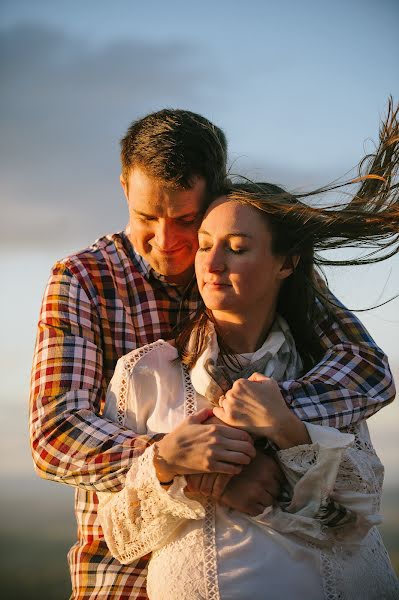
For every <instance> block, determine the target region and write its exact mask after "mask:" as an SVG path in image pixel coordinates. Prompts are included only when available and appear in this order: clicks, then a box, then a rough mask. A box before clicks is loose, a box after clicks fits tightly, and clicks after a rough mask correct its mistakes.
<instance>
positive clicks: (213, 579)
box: [182, 365, 220, 600]
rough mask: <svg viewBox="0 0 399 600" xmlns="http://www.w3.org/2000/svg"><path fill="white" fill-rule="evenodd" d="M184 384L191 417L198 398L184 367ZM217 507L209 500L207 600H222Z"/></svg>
mask: <svg viewBox="0 0 399 600" xmlns="http://www.w3.org/2000/svg"><path fill="white" fill-rule="evenodd" d="M182 370H183V383H184V415H185V416H186V417H189V416H190V415H192V414H193V413H194V412H195V411H196V410H197V397H196V392H195V389H194V386H193V384H192V383H191V377H190V373H189V372H188V370H187V369H186V367H185V366H183V365H182ZM215 533H216V532H215V505H214V503H213V501H212V500H211V499H210V498H209V499H208V501H207V503H206V507H205V519H204V528H203V535H204V577H205V582H206V591H207V600H220V594H219V584H218V576H217V554H216V540H215Z"/></svg>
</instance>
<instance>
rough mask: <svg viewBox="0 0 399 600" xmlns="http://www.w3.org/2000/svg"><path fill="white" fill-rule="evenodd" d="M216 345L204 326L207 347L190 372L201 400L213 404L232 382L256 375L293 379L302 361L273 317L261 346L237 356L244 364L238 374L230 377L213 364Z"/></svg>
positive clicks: (210, 329) (280, 319)
mask: <svg viewBox="0 0 399 600" xmlns="http://www.w3.org/2000/svg"><path fill="white" fill-rule="evenodd" d="M219 352H220V350H219V345H218V342H217V336H216V332H215V328H214V325H213V323H211V322H209V324H208V336H207V345H206V349H205V351H204V352H203V354H202V355H201V356H200V357H199V359H198V361H197V363H196V364H195V366H194V367H193V368H192V369H191V371H190V375H191V381H192V384H193V386H194V388H195V390H196V391H197V393H198V394H201V396H205V397H206V398H207V399H208V400H209V401H210V402H212V403H213V404H215V403H217V401H218V399H219V397H220V396H221V395H222V394H223V393H225V392H226V391H227V389H229V388H230V387H231V385H232V380H235V379H239V378H248V377H250V375H251V374H252V373H254V372H260V373H263V374H264V375H266V376H267V377H272V378H273V379H276V380H277V381H280V380H289V379H295V378H296V377H297V376H298V375H299V374H300V372H301V371H302V361H301V358H300V356H299V354H298V352H297V349H296V346H295V342H294V338H293V337H292V334H291V331H290V329H289V327H288V324H287V322H286V321H285V319H283V317H281V316H280V315H276V318H275V320H274V322H273V325H272V327H271V330H270V332H269V335H268V336H267V338H266V340H265V341H264V343H263V344H262V346H261V347H260V348H259V349H258V350H256V351H255V352H254V353H252V354H243V355H237V357H238V359H240V358H241V359H242V360H241V362H242V363H244V366H243V368H242V370H240V371H239V372H237V373H233V372H232V371H230V370H226V368H225V367H223V366H220V365H218V364H217V361H218V356H219Z"/></svg>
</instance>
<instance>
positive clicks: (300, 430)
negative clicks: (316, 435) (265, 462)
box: [268, 411, 312, 450]
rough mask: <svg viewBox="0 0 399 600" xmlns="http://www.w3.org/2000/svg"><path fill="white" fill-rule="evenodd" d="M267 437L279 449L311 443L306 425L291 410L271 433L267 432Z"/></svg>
mask: <svg viewBox="0 0 399 600" xmlns="http://www.w3.org/2000/svg"><path fill="white" fill-rule="evenodd" d="M268 437H269V439H270V440H271V441H272V442H273V443H274V444H275V445H276V446H277V447H278V448H279V449H280V450H286V449H287V448H292V447H294V446H301V445H303V444H311V443H312V440H311V439H310V436H309V433H308V430H307V428H306V425H305V424H304V423H303V422H302V421H301V420H300V419H298V417H296V416H295V415H294V414H293V413H292V412H291V411H290V413H289V416H288V415H287V418H286V419H284V421H282V422H281V423H280V424H279V427H278V428H277V429H276V431H275V432H274V433H273V435H270V433H269V435H268Z"/></svg>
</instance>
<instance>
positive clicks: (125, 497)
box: [98, 446, 205, 564]
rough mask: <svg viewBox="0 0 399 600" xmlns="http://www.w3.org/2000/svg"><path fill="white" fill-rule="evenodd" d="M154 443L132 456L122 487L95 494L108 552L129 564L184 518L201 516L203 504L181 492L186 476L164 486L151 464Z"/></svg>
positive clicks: (166, 536)
mask: <svg viewBox="0 0 399 600" xmlns="http://www.w3.org/2000/svg"><path fill="white" fill-rule="evenodd" d="M153 460H154V446H151V447H150V448H148V449H147V450H146V451H145V452H144V453H143V454H142V455H141V456H140V457H139V458H137V459H135V461H134V464H133V465H132V467H131V468H130V470H129V472H128V474H127V477H126V483H125V486H124V488H123V489H122V490H121V491H120V492H116V493H113V494H112V493H101V494H98V498H99V509H98V515H99V519H100V523H101V527H102V529H103V533H104V537H105V541H106V542H107V545H108V548H109V550H110V552H111V554H112V555H113V556H114V557H115V558H116V559H117V560H119V562H121V563H122V564H129V563H130V562H132V561H133V560H135V559H137V558H140V557H141V556H144V555H146V554H148V553H149V552H152V551H153V550H156V549H157V548H160V547H161V546H163V545H164V544H166V543H167V542H168V541H169V540H170V539H171V538H172V537H173V534H174V532H175V531H176V529H177V528H178V527H179V525H180V524H181V523H182V522H183V520H185V519H202V518H204V516H205V510H204V507H203V506H202V504H200V503H199V502H197V501H195V500H192V499H189V498H187V497H186V496H185V495H184V488H185V486H186V480H185V478H184V477H182V476H181V477H176V478H175V480H174V482H173V484H172V485H171V486H170V488H169V489H168V490H167V489H165V488H164V487H162V486H161V485H160V483H159V481H158V478H157V476H156V472H155V467H154V462H153Z"/></svg>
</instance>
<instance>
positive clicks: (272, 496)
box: [218, 451, 284, 517]
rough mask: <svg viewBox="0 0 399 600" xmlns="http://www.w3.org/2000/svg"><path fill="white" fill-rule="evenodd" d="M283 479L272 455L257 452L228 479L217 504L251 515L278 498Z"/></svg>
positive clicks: (258, 512)
mask: <svg viewBox="0 0 399 600" xmlns="http://www.w3.org/2000/svg"><path fill="white" fill-rule="evenodd" d="M283 479H284V476H283V473H282V471H281V469H280V467H279V465H278V464H277V462H276V461H275V460H274V458H273V457H271V456H268V455H266V454H263V453H262V452H261V451H257V453H256V457H255V458H254V459H253V461H252V462H251V463H250V464H249V465H248V466H246V467H245V468H244V469H243V470H242V472H241V473H240V474H239V475H236V476H235V477H232V478H231V480H230V481H229V483H228V484H227V486H226V489H225V491H224V492H223V494H222V496H221V497H220V499H219V500H218V503H219V504H221V505H223V506H227V507H228V508H234V509H235V510H238V511H239V512H242V513H245V514H247V515H251V516H252V517H254V516H256V515H259V514H260V513H262V512H263V511H264V509H265V508H266V507H267V506H271V505H272V504H273V503H274V501H275V500H276V499H277V498H278V496H279V494H280V490H281V485H282V481H283Z"/></svg>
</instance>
